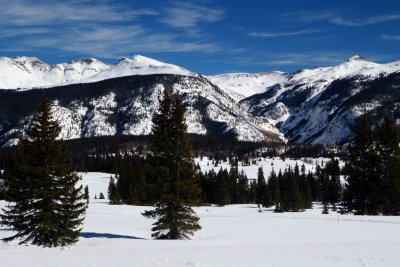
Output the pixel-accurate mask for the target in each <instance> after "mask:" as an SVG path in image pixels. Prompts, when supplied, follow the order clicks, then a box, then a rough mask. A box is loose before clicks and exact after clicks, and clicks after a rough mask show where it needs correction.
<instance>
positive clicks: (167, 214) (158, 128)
mask: <svg viewBox="0 0 400 267" xmlns="http://www.w3.org/2000/svg"><path fill="white" fill-rule="evenodd" d="M150 140H151V149H152V151H153V154H154V157H155V162H157V166H154V167H155V168H156V169H157V173H158V175H159V177H158V180H157V187H156V188H157V190H158V195H159V201H157V203H156V204H155V209H153V210H150V211H146V212H144V213H143V215H144V216H145V217H147V218H155V219H157V221H156V222H155V223H154V224H153V225H154V227H153V228H152V231H153V234H152V236H153V237H154V238H156V239H158V238H166V239H187V238H189V237H190V236H191V235H193V234H194V232H195V231H197V230H199V229H201V227H200V225H199V218H198V217H197V216H196V215H195V212H194V211H193V209H192V208H191V206H192V205H196V204H199V202H200V186H199V175H198V173H197V170H196V168H195V165H194V162H193V157H192V153H191V146H190V142H189V135H188V133H187V125H186V123H185V118H184V109H183V107H182V103H181V99H180V96H179V93H177V94H176V95H175V99H174V101H173V100H172V97H171V92H170V90H168V89H165V90H164V94H163V99H162V100H161V101H160V106H159V109H158V112H157V114H156V115H155V116H154V117H153V128H152V133H151V136H150Z"/></svg>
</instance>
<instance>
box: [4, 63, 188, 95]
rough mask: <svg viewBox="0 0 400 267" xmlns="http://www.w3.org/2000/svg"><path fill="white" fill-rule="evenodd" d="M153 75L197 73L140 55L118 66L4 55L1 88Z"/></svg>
mask: <svg viewBox="0 0 400 267" xmlns="http://www.w3.org/2000/svg"><path fill="white" fill-rule="evenodd" d="M149 74H180V75H194V74H193V73H192V72H190V71H188V70H185V69H184V68H181V67H178V66H176V65H172V64H167V63H164V62H161V61H157V60H154V59H151V58H147V57H144V56H140V55H136V56H133V57H132V58H122V59H120V60H119V61H118V62H117V63H116V64H115V65H108V64H105V63H103V62H101V61H99V60H97V59H94V58H85V59H80V60H76V61H71V62H68V63H61V64H52V65H49V64H46V63H44V62H42V61H40V60H39V59H37V58H35V57H17V58H15V59H14V58H7V57H1V58H0V89H17V88H23V89H30V88H40V87H51V86H58V85H68V84H74V83H90V82H97V81H102V80H107V79H111V78H116V77H124V76H131V75H149Z"/></svg>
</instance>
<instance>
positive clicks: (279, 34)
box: [247, 29, 326, 38]
mask: <svg viewBox="0 0 400 267" xmlns="http://www.w3.org/2000/svg"><path fill="white" fill-rule="evenodd" d="M324 31H326V30H321V29H305V30H299V31H291V32H269V31H267V32H250V33H248V34H247V35H248V36H251V37H259V38H274V37H285V36H295V35H304V34H312V33H319V32H324Z"/></svg>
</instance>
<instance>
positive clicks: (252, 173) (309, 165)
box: [195, 157, 344, 179]
mask: <svg viewBox="0 0 400 267" xmlns="http://www.w3.org/2000/svg"><path fill="white" fill-rule="evenodd" d="M254 160H255V161H256V163H255V164H250V165H243V163H242V162H239V164H238V170H239V172H241V171H242V170H243V172H244V173H245V174H246V175H247V178H249V179H257V171H258V168H260V167H262V168H263V171H264V176H265V177H266V178H268V176H269V175H270V173H271V171H272V170H274V171H275V172H276V173H278V172H279V170H281V171H282V172H283V171H284V170H285V169H286V168H288V167H289V166H290V167H292V168H294V167H295V166H296V164H297V165H298V166H299V168H301V166H302V165H303V164H304V167H305V170H306V173H308V172H309V171H310V172H315V166H316V164H317V163H318V164H319V165H320V166H323V164H325V163H326V162H328V161H330V159H329V158H303V159H299V160H293V159H285V160H282V159H281V158H279V157H276V158H262V157H258V158H255V159H254ZM195 163H196V164H198V165H199V166H200V169H201V171H202V172H208V171H210V170H211V169H213V170H214V171H215V172H218V171H219V170H220V169H221V168H222V169H227V170H228V171H229V170H230V164H229V162H228V161H226V162H219V163H218V165H217V166H215V165H214V164H213V161H212V160H210V159H208V158H207V157H203V158H196V159H195ZM339 165H340V167H343V165H344V162H343V161H339Z"/></svg>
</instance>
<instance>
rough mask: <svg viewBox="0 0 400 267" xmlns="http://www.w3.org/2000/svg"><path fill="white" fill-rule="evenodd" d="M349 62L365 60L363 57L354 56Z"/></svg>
mask: <svg viewBox="0 0 400 267" xmlns="http://www.w3.org/2000/svg"><path fill="white" fill-rule="evenodd" d="M347 61H348V62H350V61H365V59H364V58H363V57H362V56H359V55H354V56H352V57H350V58H348V59H347Z"/></svg>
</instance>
